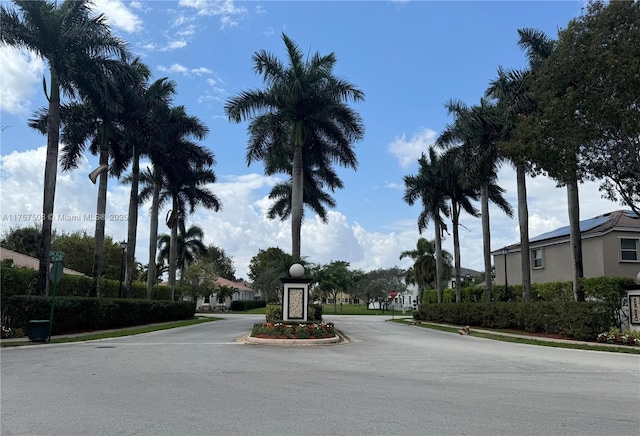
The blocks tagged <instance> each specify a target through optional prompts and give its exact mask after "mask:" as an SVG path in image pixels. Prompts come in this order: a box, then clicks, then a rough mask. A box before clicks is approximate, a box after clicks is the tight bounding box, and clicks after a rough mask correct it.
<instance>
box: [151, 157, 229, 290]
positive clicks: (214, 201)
mask: <svg viewBox="0 0 640 436" xmlns="http://www.w3.org/2000/svg"><path fill="white" fill-rule="evenodd" d="M166 181H167V184H166V186H165V187H164V189H165V192H164V195H165V197H167V198H170V199H171V203H172V208H171V211H170V214H169V217H168V219H167V226H169V228H171V243H170V250H169V287H170V288H171V299H172V300H173V299H174V294H175V286H176V268H177V256H178V223H179V221H180V220H181V219H184V217H185V214H186V213H193V212H194V211H195V209H196V208H197V207H198V206H203V207H205V208H206V209H212V210H214V211H216V212H217V211H218V210H219V209H220V207H221V205H220V202H219V201H218V198H217V197H216V196H215V195H214V194H213V193H212V192H211V191H210V190H209V188H208V187H207V185H208V184H210V183H214V182H215V181H216V176H215V173H214V172H213V170H211V169H210V168H209V167H203V166H202V165H201V164H200V163H193V162H190V161H186V162H184V161H182V162H180V161H178V162H176V163H175V166H174V167H172V168H167V173H166ZM160 195H161V197H162V193H161V194H160Z"/></svg>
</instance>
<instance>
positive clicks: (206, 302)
mask: <svg viewBox="0 0 640 436" xmlns="http://www.w3.org/2000/svg"><path fill="white" fill-rule="evenodd" d="M210 303H211V297H210V296H209V295H206V296H205V297H204V304H210Z"/></svg>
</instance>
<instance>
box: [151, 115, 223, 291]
mask: <svg viewBox="0 0 640 436" xmlns="http://www.w3.org/2000/svg"><path fill="white" fill-rule="evenodd" d="M164 117H166V118H163V119H164V121H163V123H164V127H163V128H162V129H161V132H162V133H163V134H162V136H161V137H160V138H159V140H158V145H159V146H158V147H152V148H150V149H149V157H150V158H151V163H152V169H150V170H148V171H146V172H145V173H143V175H142V176H141V181H142V184H143V188H142V190H141V191H140V194H139V202H144V201H146V200H147V199H149V198H151V209H150V225H149V259H155V258H156V252H157V240H158V215H159V211H160V208H161V207H162V206H163V205H165V204H166V203H167V202H168V201H169V200H171V198H170V196H169V195H168V194H167V190H166V187H167V186H168V183H169V181H168V179H167V173H168V172H169V171H173V170H174V168H173V167H174V166H175V165H177V164H178V163H180V162H183V163H184V162H190V163H192V164H193V165H195V166H196V167H203V168H207V167H209V166H211V165H213V164H214V157H213V154H212V153H211V152H210V151H209V150H206V149H205V148H204V147H202V146H200V145H198V144H197V143H195V142H194V141H192V139H194V140H202V139H204V138H205V137H206V136H207V134H208V133H209V129H207V127H206V126H205V125H204V124H203V123H202V122H201V121H200V120H199V119H198V118H197V117H194V116H189V115H187V113H186V110H185V108H184V106H177V107H174V108H171V109H169V110H168V112H166V113H164ZM155 268H156V265H155V264H154V263H153V262H150V263H149V274H148V279H147V298H148V299H150V298H151V295H152V292H153V285H154V279H153V278H154V277H155V276H156V272H155Z"/></svg>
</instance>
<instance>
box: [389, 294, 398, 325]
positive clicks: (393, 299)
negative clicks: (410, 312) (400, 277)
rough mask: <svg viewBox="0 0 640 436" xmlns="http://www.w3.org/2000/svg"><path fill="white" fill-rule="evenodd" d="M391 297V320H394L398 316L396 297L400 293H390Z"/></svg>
mask: <svg viewBox="0 0 640 436" xmlns="http://www.w3.org/2000/svg"><path fill="white" fill-rule="evenodd" d="M389 296H390V297H391V319H394V318H395V316H396V297H397V296H398V291H396V290H391V291H389Z"/></svg>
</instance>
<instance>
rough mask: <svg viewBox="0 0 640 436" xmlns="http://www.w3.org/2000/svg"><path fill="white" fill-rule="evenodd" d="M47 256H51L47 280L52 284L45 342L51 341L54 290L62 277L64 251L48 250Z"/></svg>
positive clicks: (54, 299) (54, 301) (54, 300)
mask: <svg viewBox="0 0 640 436" xmlns="http://www.w3.org/2000/svg"><path fill="white" fill-rule="evenodd" d="M49 257H50V258H51V263H52V264H51V271H50V272H49V280H51V283H52V284H53V297H52V298H51V316H50V317H49V337H48V338H47V342H49V341H51V331H52V330H53V308H54V307H55V304H56V290H57V289H58V283H60V280H61V279H62V275H63V274H64V270H63V266H62V259H63V258H64V252H62V251H50V252H49Z"/></svg>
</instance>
